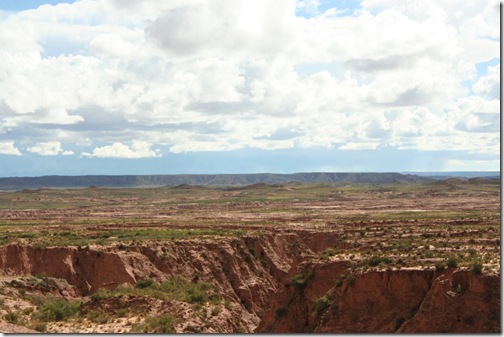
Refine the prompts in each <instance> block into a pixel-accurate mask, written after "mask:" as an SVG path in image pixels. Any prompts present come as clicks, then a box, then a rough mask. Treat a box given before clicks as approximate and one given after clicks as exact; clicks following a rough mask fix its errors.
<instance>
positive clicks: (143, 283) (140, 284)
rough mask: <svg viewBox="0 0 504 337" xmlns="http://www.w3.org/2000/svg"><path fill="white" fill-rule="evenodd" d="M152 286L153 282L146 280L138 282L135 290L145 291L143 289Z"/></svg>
mask: <svg viewBox="0 0 504 337" xmlns="http://www.w3.org/2000/svg"><path fill="white" fill-rule="evenodd" d="M153 285H154V281H153V280H150V279H147V280H138V282H137V284H136V285H135V288H140V289H145V288H150V287H152V286H153Z"/></svg>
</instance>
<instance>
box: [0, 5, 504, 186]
mask: <svg viewBox="0 0 504 337" xmlns="http://www.w3.org/2000/svg"><path fill="white" fill-rule="evenodd" d="M499 34H500V33H499V2H498V1H489V0H478V1H474V0H464V1H461V0H422V1H410V0H362V1H358V0H338V1H330V0H297V1H296V0H274V1H271V0H170V1H159V0H77V1H54V0H53V1H37V0H23V1H19V0H0V46H1V47H0V60H1V61H0V176H38V175H51V174H65V175H80V174H164V173H166V174H172V173H254V172H279V173H291V172H305V171H360V172H364V171H377V172H380V171H395V172H404V171H450V170H451V171H472V170H499V167H500V159H499V157H500V156H499V154H500V153H499V151H500V149H499V147H500V117H499V116H500V115H499V106H500V101H499V94H500V78H499V74H500V56H499V52H500V43H499V38H500V36H499Z"/></svg>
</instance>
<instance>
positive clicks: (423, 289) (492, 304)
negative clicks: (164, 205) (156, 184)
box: [0, 232, 500, 333]
mask: <svg viewBox="0 0 504 337" xmlns="http://www.w3.org/2000/svg"><path fill="white" fill-rule="evenodd" d="M333 235H336V234H335V233H332V234H331V233H325V234H324V237H320V238H315V237H314V236H313V234H312V233H307V232H306V233H305V232H303V233H298V234H295V233H290V234H276V235H273V234H271V235H263V236H254V237H245V238H241V239H226V240H219V241H216V240H208V241H204V240H203V241H176V242H175V241H174V242H166V243H159V244H156V245H149V246H146V245H144V246H131V247H126V248H125V247H121V249H120V248H119V247H109V248H85V249H79V248H76V247H68V248H36V247H32V246H19V245H7V246H2V247H0V270H1V271H2V272H3V273H4V274H6V275H46V276H50V277H57V278H63V279H65V280H67V281H68V283H70V284H71V285H73V286H75V287H76V289H77V291H79V292H80V295H82V296H85V295H88V294H91V293H93V292H95V291H97V290H98V289H100V288H115V287H116V286H118V285H119V284H123V283H129V284H135V283H136V282H137V281H138V280H139V279H145V278H152V279H156V280H158V281H162V280H163V279H165V278H166V277H167V276H171V275H183V276H185V277H187V278H188V279H193V280H194V279H202V280H205V281H208V282H212V283H213V284H214V285H215V286H216V288H217V290H218V291H219V293H220V294H221V296H222V297H223V298H227V299H229V300H231V301H232V302H234V303H236V304H238V306H237V307H238V308H239V310H241V315H242V317H243V320H244V321H245V322H247V324H248V329H249V330H250V331H256V332H346V333H350V332H374V333H378V332H495V331H498V330H499V328H500V321H499V319H500V276H499V275H474V274H472V273H470V272H469V271H464V270H452V269H448V270H445V271H443V272H436V271H434V270H404V269H403V270H389V271H369V272H366V273H363V274H352V273H351V270H350V269H349V268H348V267H349V266H348V265H347V264H346V262H344V261H325V262H324V261H321V262H316V263H311V262H308V259H307V258H306V257H307V256H310V255H311V254H313V252H318V251H321V250H323V249H325V248H327V247H328V246H329V245H330V242H333V240H331V236H333ZM100 249H102V250H100ZM295 275H301V277H303V278H304V279H303V281H304V282H302V283H301V284H291V282H290V280H291V279H292V278H293V277H294V276H295ZM342 275H343V276H345V277H344V278H343V276H342ZM338 280H339V281H338ZM458 285H460V286H458Z"/></svg>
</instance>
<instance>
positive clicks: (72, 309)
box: [33, 298, 80, 322]
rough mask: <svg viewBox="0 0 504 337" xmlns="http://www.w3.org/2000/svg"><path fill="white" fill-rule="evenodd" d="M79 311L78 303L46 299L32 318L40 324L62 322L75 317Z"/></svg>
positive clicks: (59, 299)
mask: <svg viewBox="0 0 504 337" xmlns="http://www.w3.org/2000/svg"><path fill="white" fill-rule="evenodd" d="M79 309H80V302H78V301H66V300H64V299H61V298H56V299H50V298H48V299H46V300H45V301H44V303H43V304H42V305H41V306H40V307H39V308H38V311H37V312H34V313H33V316H34V318H36V319H38V320H40V321H42V322H53V321H63V320H66V319H67V318H69V317H71V316H73V315H75V314H76V313H77V312H78V311H79Z"/></svg>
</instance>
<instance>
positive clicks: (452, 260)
mask: <svg viewBox="0 0 504 337" xmlns="http://www.w3.org/2000/svg"><path fill="white" fill-rule="evenodd" d="M447 265H448V267H449V268H457V265H458V263H457V258H456V257H455V256H450V257H449V258H448V262H447Z"/></svg>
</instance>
